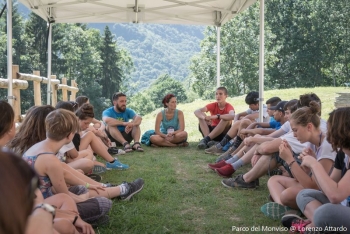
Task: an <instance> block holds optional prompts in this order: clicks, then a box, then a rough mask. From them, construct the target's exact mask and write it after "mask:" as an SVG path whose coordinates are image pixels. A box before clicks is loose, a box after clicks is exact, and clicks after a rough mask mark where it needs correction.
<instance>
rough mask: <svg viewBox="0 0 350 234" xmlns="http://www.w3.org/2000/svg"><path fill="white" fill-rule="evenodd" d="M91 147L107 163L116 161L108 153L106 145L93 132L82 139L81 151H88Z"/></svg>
mask: <svg viewBox="0 0 350 234" xmlns="http://www.w3.org/2000/svg"><path fill="white" fill-rule="evenodd" d="M89 145H91V148H92V150H93V151H94V152H95V153H97V154H98V155H100V156H101V157H102V158H103V159H104V160H106V161H107V162H112V161H113V160H114V158H113V157H112V156H111V155H110V154H109V153H108V151H107V148H106V145H105V144H103V142H102V141H101V140H100V139H99V138H98V137H97V136H96V135H95V134H94V133H92V132H87V133H85V134H84V135H83V136H82V137H81V140H80V146H79V150H84V149H87V148H88V146H89Z"/></svg>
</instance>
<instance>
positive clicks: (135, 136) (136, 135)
mask: <svg viewBox="0 0 350 234" xmlns="http://www.w3.org/2000/svg"><path fill="white" fill-rule="evenodd" d="M131 135H132V139H134V143H135V142H139V141H140V137H141V128H140V125H137V126H134V127H133V128H132V130H131ZM124 142H125V141H124Z"/></svg>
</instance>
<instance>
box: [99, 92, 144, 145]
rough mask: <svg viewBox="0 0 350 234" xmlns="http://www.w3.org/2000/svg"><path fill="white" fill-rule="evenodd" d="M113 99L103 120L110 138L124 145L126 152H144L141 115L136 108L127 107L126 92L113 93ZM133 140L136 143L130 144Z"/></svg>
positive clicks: (105, 111)
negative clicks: (136, 111)
mask: <svg viewBox="0 0 350 234" xmlns="http://www.w3.org/2000/svg"><path fill="white" fill-rule="evenodd" d="M112 101H113V106H112V107H110V108H108V109H107V110H104V111H103V113H102V120H103V121H104V123H105V124H106V132H107V135H108V137H109V139H111V141H112V142H115V143H116V144H117V145H122V146H123V147H124V151H125V152H131V151H133V150H135V151H138V152H143V149H142V148H141V144H140V142H139V140H140V136H141V129H140V124H141V121H142V118H141V116H139V115H137V114H136V113H135V111H134V110H132V109H130V108H126V102H127V101H126V95H125V94H124V93H121V92H118V93H115V94H113V97H112ZM129 120H131V121H129ZM132 140H134V144H133V145H132V146H130V142H131V141H132Z"/></svg>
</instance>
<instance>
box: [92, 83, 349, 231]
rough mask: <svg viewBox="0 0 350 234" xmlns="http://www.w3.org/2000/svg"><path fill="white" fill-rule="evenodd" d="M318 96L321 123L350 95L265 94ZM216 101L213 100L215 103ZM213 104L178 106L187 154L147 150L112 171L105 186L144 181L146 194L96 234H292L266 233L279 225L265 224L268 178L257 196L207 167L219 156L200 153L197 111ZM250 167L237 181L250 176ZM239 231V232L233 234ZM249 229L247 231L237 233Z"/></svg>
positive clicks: (238, 103)
mask: <svg viewBox="0 0 350 234" xmlns="http://www.w3.org/2000/svg"><path fill="white" fill-rule="evenodd" d="M309 92H314V93H316V94H317V95H318V96H319V97H320V98H321V100H322V117H323V118H324V119H327V117H328V113H329V112H330V111H331V110H333V109H334V101H335V97H336V96H337V94H336V93H338V92H349V90H348V89H344V88H333V87H327V88H325V87H323V88H313V89H287V90H272V91H267V92H265V95H264V96H265V100H267V99H268V98H270V97H273V96H279V97H280V98H281V99H282V100H290V99H293V98H298V97H299V95H301V94H304V93H309ZM212 101H213V100H212ZM208 102H210V101H203V100H196V101H195V102H193V103H188V104H179V105H178V108H179V109H181V110H183V111H184V114H185V122H186V131H187V132H188V133H189V142H190V146H189V147H188V148H171V149H169V148H151V147H144V149H145V152H144V153H138V152H133V153H130V154H127V155H122V156H120V157H119V159H120V161H121V162H123V163H127V164H129V165H130V169H129V170H127V171H110V172H107V173H106V174H104V175H103V179H104V180H103V181H108V182H112V183H121V182H122V181H132V180H134V179H136V178H139V177H142V178H143V179H144V180H145V187H144V189H143V191H141V192H140V193H139V194H137V195H136V196H135V197H134V198H133V199H132V200H131V201H129V202H122V201H118V200H115V201H114V202H113V208H112V211H111V213H110V224H109V225H108V226H105V227H101V228H98V229H96V232H97V233H101V234H102V233H252V232H253V231H251V229H252V228H254V227H258V228H260V231H254V233H287V232H281V231H277V232H273V231H266V230H264V231H263V230H262V227H263V226H264V227H266V226H267V227H269V228H273V227H274V228H276V227H278V226H280V222H279V221H273V220H270V219H268V218H266V217H265V216H264V215H263V214H262V213H261V211H260V207H261V206H262V205H263V204H265V203H266V202H268V199H267V197H268V189H267V187H266V182H267V179H268V177H267V176H265V177H263V178H261V180H260V187H259V188H257V189H253V190H244V189H228V188H225V187H224V186H222V185H221V178H220V177H218V176H217V175H216V174H215V173H214V172H212V171H211V170H210V169H208V168H207V163H211V162H213V161H214V159H215V158H216V156H212V155H207V154H205V153H204V152H203V151H202V150H197V148H196V145H197V142H198V141H199V139H200V138H201V135H200V134H199V132H198V125H197V121H196V118H195V117H194V115H193V111H194V110H195V109H198V108H200V107H203V106H204V105H205V104H206V103H208ZM228 102H230V103H231V104H232V105H233V106H234V108H235V110H236V112H237V113H238V112H242V111H245V110H246V109H247V105H246V104H245V103H244V96H241V97H235V98H229V99H228ZM158 111H159V110H157V111H154V112H153V113H151V114H148V115H146V116H144V117H143V122H142V131H143V132H144V131H146V130H149V129H153V128H154V120H155V115H156V113H158ZM249 169H250V166H246V167H243V168H241V169H240V170H238V171H237V172H236V173H235V174H234V175H238V174H240V173H244V172H245V171H247V170H249ZM234 228H236V230H233V229H234ZM237 228H248V229H249V230H248V231H243V230H241V231H237Z"/></svg>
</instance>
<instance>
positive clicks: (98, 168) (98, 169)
mask: <svg viewBox="0 0 350 234" xmlns="http://www.w3.org/2000/svg"><path fill="white" fill-rule="evenodd" d="M106 171H107V168H105V167H103V166H100V165H94V167H93V168H92V173H94V174H102V173H105V172H106Z"/></svg>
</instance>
